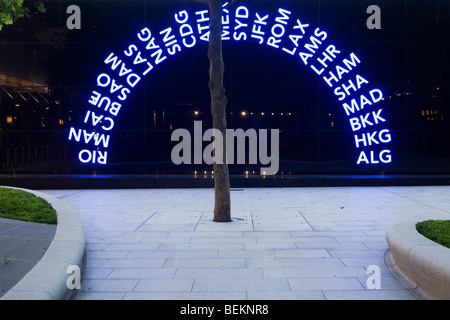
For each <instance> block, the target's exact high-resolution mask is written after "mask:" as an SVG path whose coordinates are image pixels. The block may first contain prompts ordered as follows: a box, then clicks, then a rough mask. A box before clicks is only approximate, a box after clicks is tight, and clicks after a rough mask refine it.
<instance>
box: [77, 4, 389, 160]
mask: <svg viewBox="0 0 450 320" xmlns="http://www.w3.org/2000/svg"><path fill="white" fill-rule="evenodd" d="M226 5H227V4H224V9H223V16H222V23H223V32H222V40H224V41H229V40H230V41H237V42H254V43H257V44H259V45H261V46H264V47H267V48H270V49H273V50H280V51H281V52H284V53H285V54H286V56H287V57H289V58H292V59H293V63H295V62H296V61H298V62H300V64H302V65H304V66H306V67H309V68H310V69H311V73H312V75H315V76H318V77H320V78H321V79H322V80H323V82H324V83H326V85H327V86H326V87H328V88H330V90H331V92H332V94H334V96H335V97H336V99H337V102H338V104H339V105H340V106H341V107H342V111H343V112H345V114H346V116H347V117H348V122H349V128H351V129H352V131H353V140H354V145H355V148H356V150H357V153H358V156H357V160H356V164H358V165H360V164H366V165H371V164H380V163H382V164H387V163H391V162H392V154H391V150H390V149H389V144H390V143H391V142H392V137H391V132H390V130H389V128H387V127H386V123H387V120H386V117H385V114H384V111H383V108H382V107H381V106H380V105H381V104H382V101H383V100H384V99H383V92H382V91H381V90H380V89H379V88H376V87H373V86H371V83H370V81H369V80H368V77H366V76H365V75H362V74H361V72H360V66H361V64H362V63H363V62H362V59H361V58H360V57H359V56H358V55H357V54H356V53H355V52H350V53H344V51H343V49H342V48H339V47H338V46H336V45H335V44H333V43H332V42H331V41H330V39H329V36H328V33H327V32H326V31H325V30H323V29H321V28H320V27H314V26H311V25H310V23H308V22H306V21H304V20H303V19H300V18H294V17H293V14H292V12H291V11H289V10H287V9H284V8H279V9H278V10H277V11H276V13H275V14H274V15H271V14H268V13H265V12H264V13H263V12H262V11H252V10H251V9H250V8H248V7H247V6H245V5H241V6H238V7H236V8H227V7H226ZM201 41H209V12H208V10H197V11H188V10H182V11H179V12H177V13H175V14H174V15H173V16H172V21H171V22H170V24H169V25H166V26H165V27H163V28H162V29H161V30H150V29H149V28H148V27H143V28H142V29H141V30H139V31H138V32H137V33H136V38H135V41H134V42H133V43H130V44H129V45H128V46H127V47H126V48H124V49H123V50H122V51H119V52H111V53H109V54H108V55H107V57H106V58H105V60H104V61H103V62H104V67H105V69H106V70H104V71H102V72H100V73H99V74H98V77H97V79H96V84H97V87H96V88H95V90H93V91H92V93H91V94H90V97H89V99H88V101H87V102H88V103H87V106H88V110H87V111H86V114H85V116H84V121H83V124H84V125H85V126H87V127H83V128H73V127H72V128H70V131H69V137H68V139H69V140H71V141H75V142H77V143H80V144H84V145H85V149H83V150H81V151H80V153H79V160H80V161H81V162H82V163H96V164H102V165H104V164H107V162H108V161H107V159H108V146H109V139H110V136H109V132H110V131H111V130H113V129H114V126H115V122H116V121H115V119H116V118H117V117H118V116H119V114H120V112H121V110H122V109H123V108H124V107H125V102H126V100H127V98H128V97H129V96H130V94H132V91H133V88H135V87H136V85H138V84H139V82H140V81H141V80H142V79H143V78H144V77H146V76H148V75H150V74H151V73H152V70H154V69H155V68H156V67H157V66H158V65H159V64H161V63H166V61H168V60H169V58H170V57H172V56H175V55H177V54H180V53H181V52H183V51H184V50H187V49H191V48H193V47H195V46H196V45H197V44H198V43H200V42H201ZM380 146H383V147H384V148H382V150H380ZM92 147H95V149H92Z"/></svg>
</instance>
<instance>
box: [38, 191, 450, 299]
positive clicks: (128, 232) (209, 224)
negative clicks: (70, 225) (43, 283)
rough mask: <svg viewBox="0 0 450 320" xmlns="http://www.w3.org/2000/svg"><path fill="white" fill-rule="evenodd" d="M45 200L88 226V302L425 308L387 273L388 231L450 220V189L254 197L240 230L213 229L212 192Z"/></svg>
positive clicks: (90, 194) (240, 196)
mask: <svg viewBox="0 0 450 320" xmlns="http://www.w3.org/2000/svg"><path fill="white" fill-rule="evenodd" d="M43 192H45V193H47V194H50V195H53V196H55V197H57V198H60V199H61V200H64V201H65V202H67V203H68V204H69V205H70V206H71V207H72V208H74V210H75V211H76V212H77V214H78V215H79V217H80V218H81V220H82V222H83V225H84V229H85V237H86V250H87V252H86V256H87V261H86V272H85V274H84V277H83V280H82V284H81V289H80V290H78V291H77V294H76V295H75V297H74V298H75V299H80V300H85V299H86V300H89V299H108V300H110V299H113V300H115V299H155V300H158V299H164V300H178V299H187V300H197V299H199V300H221V299H222V300H225V299H232V300H246V299H256V300H264V299H274V300H299V299H311V300H316V299H320V300H323V299H331V300H336V299H343V300H346V299H369V300H372V299H374V300H376V299H389V300H404V299H406V300H409V299H418V297H417V296H415V295H414V294H413V292H412V291H411V288H407V287H403V286H402V284H401V283H400V282H399V281H397V279H396V278H395V277H393V275H392V274H391V273H390V272H389V270H388V268H387V267H386V265H385V261H384V255H385V252H386V250H387V249H388V244H387V242H386V239H385V233H386V230H387V228H388V227H389V225H391V224H392V223H395V222H397V221H402V220H405V219H408V218H411V219H424V220H425V219H427V217H429V216H433V218H435V217H436V216H440V217H442V218H443V219H450V206H449V205H450V202H449V201H448V194H450V187H447V186H437V187H433V186H428V187H342V188H254V189H251V188H243V189H240V191H239V192H232V197H231V201H232V205H231V208H232V218H234V219H233V222H230V223H215V222H213V221H212V212H213V208H214V190H213V189H208V188H206V189H137V190H130V189H123V190H120V189H117V190H114V189H109V190H45V191H43ZM373 265H375V266H378V267H379V270H380V279H381V288H380V289H369V288H368V286H367V281H368V279H369V276H370V274H369V273H367V269H368V268H369V266H373Z"/></svg>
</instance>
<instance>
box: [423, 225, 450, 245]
mask: <svg viewBox="0 0 450 320" xmlns="http://www.w3.org/2000/svg"><path fill="white" fill-rule="evenodd" d="M416 229H417V231H419V233H420V234H422V235H423V236H425V237H427V238H428V239H430V240H433V241H434V242H437V243H439V244H441V245H443V246H445V247H447V248H450V220H427V221H422V222H418V223H416Z"/></svg>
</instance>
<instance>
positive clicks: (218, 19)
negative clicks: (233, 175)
mask: <svg viewBox="0 0 450 320" xmlns="http://www.w3.org/2000/svg"><path fill="white" fill-rule="evenodd" d="M208 5H209V12H210V34H209V49H208V57H209V61H210V69H209V78H210V80H209V89H210V92H211V114H212V119H213V128H215V129H218V130H219V131H220V132H221V133H222V137H223V144H222V148H223V153H222V154H223V161H222V163H216V162H214V191H215V201H214V219H213V221H216V222H230V221H231V209H230V182H229V176H228V165H227V163H226V134H225V133H226V128H227V118H226V107H227V103H228V99H227V97H226V95H225V87H224V85H223V74H224V70H225V66H224V63H223V57H222V1H221V0H209V2H208Z"/></svg>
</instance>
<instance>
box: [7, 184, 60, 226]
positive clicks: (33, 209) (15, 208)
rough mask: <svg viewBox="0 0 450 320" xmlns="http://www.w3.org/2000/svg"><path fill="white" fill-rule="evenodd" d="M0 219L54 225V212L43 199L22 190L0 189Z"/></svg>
mask: <svg viewBox="0 0 450 320" xmlns="http://www.w3.org/2000/svg"><path fill="white" fill-rule="evenodd" d="M0 217H1V218H6V219H15V220H22V221H31V222H38V223H47V224H56V223H57V221H58V219H57V215H56V210H55V209H53V207H52V206H51V205H50V204H49V203H48V202H47V201H45V200H44V199H42V198H39V197H37V196H35V195H34V194H31V193H29V192H25V191H22V190H16V189H9V188H0Z"/></svg>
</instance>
